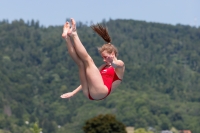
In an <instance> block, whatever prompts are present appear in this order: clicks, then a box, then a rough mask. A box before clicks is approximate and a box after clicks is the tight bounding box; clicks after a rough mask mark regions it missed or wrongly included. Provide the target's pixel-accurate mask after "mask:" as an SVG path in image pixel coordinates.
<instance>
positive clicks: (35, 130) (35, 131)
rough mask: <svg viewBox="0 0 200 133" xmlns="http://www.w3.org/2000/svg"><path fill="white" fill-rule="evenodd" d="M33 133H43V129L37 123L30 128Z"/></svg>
mask: <svg viewBox="0 0 200 133" xmlns="http://www.w3.org/2000/svg"><path fill="white" fill-rule="evenodd" d="M30 130H31V132H32V133H41V132H42V128H39V126H38V124H37V123H36V122H35V123H34V125H33V127H32V128H30Z"/></svg>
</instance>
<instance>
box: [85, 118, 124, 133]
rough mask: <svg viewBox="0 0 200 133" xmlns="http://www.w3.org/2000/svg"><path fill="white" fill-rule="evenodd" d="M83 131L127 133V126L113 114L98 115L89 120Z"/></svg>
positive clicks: (92, 132)
mask: <svg viewBox="0 0 200 133" xmlns="http://www.w3.org/2000/svg"><path fill="white" fill-rule="evenodd" d="M83 130H84V132H85V133H102V132H103V133H126V130H125V125H124V124H123V123H121V122H119V121H117V120H116V118H115V116H114V115H112V114H106V115H98V116H96V117H94V118H92V119H89V120H87V121H86V123H85V126H83Z"/></svg>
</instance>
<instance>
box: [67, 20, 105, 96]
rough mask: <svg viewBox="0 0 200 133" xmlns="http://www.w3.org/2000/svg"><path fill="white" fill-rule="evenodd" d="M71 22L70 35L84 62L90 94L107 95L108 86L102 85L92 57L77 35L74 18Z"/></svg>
mask: <svg viewBox="0 0 200 133" xmlns="http://www.w3.org/2000/svg"><path fill="white" fill-rule="evenodd" d="M71 22H72V28H71V31H70V32H71V33H70V36H71V37H72V39H73V41H74V48H75V50H76V53H77V55H78V56H79V57H80V59H81V60H82V61H83V63H84V66H85V69H86V77H87V83H88V86H89V92H90V95H91V96H92V97H93V98H94V99H101V98H103V97H105V96H106V95H107V93H108V88H107V87H106V86H105V85H104V83H103V80H102V77H101V74H100V72H99V69H98V68H97V67H96V65H95V64H94V62H93V60H92V58H91V57H90V55H89V54H88V53H87V51H86V49H85V47H84V46H83V44H82V43H81V41H80V39H79V37H78V34H77V32H76V24H75V21H74V19H71Z"/></svg>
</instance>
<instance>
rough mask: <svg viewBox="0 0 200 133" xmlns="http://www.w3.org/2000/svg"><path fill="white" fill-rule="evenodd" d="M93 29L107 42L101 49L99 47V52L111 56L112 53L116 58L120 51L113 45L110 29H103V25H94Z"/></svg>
mask: <svg viewBox="0 0 200 133" xmlns="http://www.w3.org/2000/svg"><path fill="white" fill-rule="evenodd" d="M91 28H92V29H93V30H94V31H95V32H96V33H97V34H98V35H99V36H100V37H101V38H102V39H103V40H104V41H106V42H107V43H106V44H104V45H103V46H101V47H98V51H99V52H100V53H102V52H103V51H107V52H108V53H109V54H111V53H112V52H114V53H115V56H117V55H118V50H117V48H116V47H115V46H114V45H113V44H111V41H112V40H111V37H110V35H109V33H108V29H107V28H105V27H103V26H102V25H100V24H96V25H92V26H91Z"/></svg>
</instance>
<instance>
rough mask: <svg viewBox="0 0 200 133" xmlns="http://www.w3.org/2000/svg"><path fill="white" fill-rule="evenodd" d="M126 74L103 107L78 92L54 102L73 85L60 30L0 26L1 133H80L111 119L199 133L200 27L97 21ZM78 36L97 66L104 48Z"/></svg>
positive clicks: (80, 28) (80, 26)
mask: <svg viewBox="0 0 200 133" xmlns="http://www.w3.org/2000/svg"><path fill="white" fill-rule="evenodd" d="M100 23H101V24H102V25H105V26H106V27H107V28H108V31H109V33H110V36H111V38H112V43H113V44H114V45H115V46H116V47H117V48H118V51H119V56H118V59H121V60H123V61H124V63H125V66H126V70H125V75H124V79H123V82H122V84H121V85H120V86H119V87H118V88H117V89H116V90H115V91H114V92H113V93H112V94H111V95H110V96H109V97H107V98H106V99H105V100H101V101H90V100H88V99H87V98H86V97H85V96H84V95H83V94H82V92H79V93H78V94H77V95H75V96H74V97H72V98H70V99H61V98H60V95H61V94H63V93H66V92H70V91H73V90H74V89H75V88H76V87H77V86H78V85H79V84H80V81H79V76H78V68H77V66H76V64H75V63H74V61H73V60H72V59H71V58H70V56H69V54H68V52H67V48H66V44H65V41H64V40H63V39H62V37H61V34H62V28H63V25H60V26H49V27H45V26H43V25H41V24H40V23H39V21H35V20H30V21H27V22H25V21H24V20H22V19H20V20H15V21H12V22H9V21H8V20H1V21H0V132H2V133H4V132H5V133H19V132H20V133H31V132H30V130H29V129H30V128H31V127H32V125H34V123H35V122H38V125H39V127H40V128H42V132H43V133H83V130H82V127H83V126H84V124H85V122H86V121H87V120H88V119H90V118H92V117H95V116H97V115H99V114H113V115H115V116H116V118H117V120H119V121H121V122H122V123H123V124H125V125H126V126H133V127H134V128H135V129H138V128H145V129H149V128H151V129H154V130H155V131H161V130H169V129H171V128H173V127H174V128H176V129H178V130H186V129H187V130H191V131H192V133H199V132H200V126H199V125H200V90H199V89H200V27H192V26H189V25H181V24H177V25H170V24H162V23H154V22H145V21H136V20H131V19H130V20H127V19H126V20H125V19H116V20H112V19H110V20H107V21H106V20H102V22H100ZM77 32H78V34H79V37H80V39H81V41H82V43H83V45H84V46H85V47H86V49H87V51H88V53H89V54H90V55H91V57H92V58H93V60H94V62H95V63H96V65H97V66H100V65H101V64H102V63H103V61H102V59H101V56H100V55H99V53H98V50H97V47H99V46H101V45H102V44H104V43H105V42H104V41H103V40H102V39H101V38H100V37H99V36H98V35H97V34H95V33H94V32H93V31H92V29H91V28H90V25H89V24H86V23H83V22H77Z"/></svg>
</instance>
